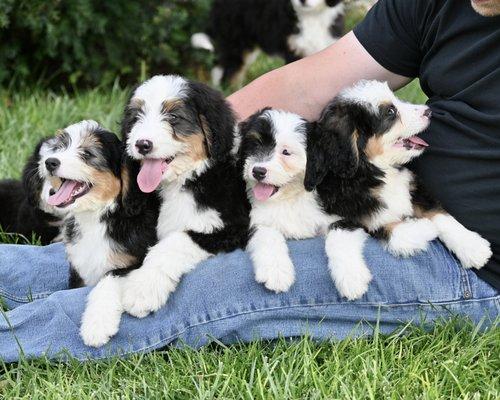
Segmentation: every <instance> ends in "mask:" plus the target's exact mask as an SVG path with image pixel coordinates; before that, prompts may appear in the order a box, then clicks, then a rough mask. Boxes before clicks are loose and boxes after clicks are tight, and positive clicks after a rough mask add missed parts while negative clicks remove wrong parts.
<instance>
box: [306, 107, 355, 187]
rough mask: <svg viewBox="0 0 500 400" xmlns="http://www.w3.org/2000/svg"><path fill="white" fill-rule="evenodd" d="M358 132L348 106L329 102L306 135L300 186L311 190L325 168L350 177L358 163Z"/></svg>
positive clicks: (318, 181) (324, 173) (326, 170)
mask: <svg viewBox="0 0 500 400" xmlns="http://www.w3.org/2000/svg"><path fill="white" fill-rule="evenodd" d="M357 140H358V132H357V130H356V126H355V124H354V120H353V118H352V116H351V115H350V114H349V112H348V106H347V107H346V106H342V105H341V104H339V103H332V104H331V105H329V106H327V108H326V109H325V111H324V112H323V114H322V115H321V117H320V119H319V121H318V122H316V123H314V124H313V126H312V127H311V128H309V131H308V135H307V165H306V175H305V179H304V186H305V188H306V190H309V191H311V190H313V189H314V188H315V187H316V186H318V185H319V184H320V183H321V182H322V181H323V179H324V178H325V176H326V174H327V173H328V172H331V173H332V174H334V175H336V176H338V177H340V178H349V177H352V176H353V175H354V174H355V173H356V170H357V168H358V165H359V150H358V145H357Z"/></svg>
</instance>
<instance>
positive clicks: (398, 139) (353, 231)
mask: <svg viewBox="0 0 500 400" xmlns="http://www.w3.org/2000/svg"><path fill="white" fill-rule="evenodd" d="M430 117H431V111H430V109H429V108H428V107H427V106H423V105H414V104H409V103H405V102H402V101H401V100H399V99H398V98H397V97H396V96H395V95H394V94H393V93H392V91H391V90H390V89H389V87H388V85H387V84H386V83H381V82H377V81H361V82H359V83H358V84H356V85H354V86H353V87H351V88H348V89H346V90H344V91H343V92H341V93H340V94H339V95H338V96H337V97H336V98H335V99H333V101H332V102H331V103H330V104H328V105H327V107H326V108H325V109H324V110H323V113H322V115H321V118H320V120H319V121H318V123H317V126H316V129H314V130H313V131H312V132H311V134H310V135H309V137H308V141H307V168H306V176H305V182H304V183H305V187H306V189H307V190H313V189H314V193H315V194H316V195H317V197H318V199H319V201H320V203H321V205H322V207H323V209H324V210H325V212H327V213H334V214H337V215H339V216H341V217H342V220H341V221H339V222H337V223H335V224H334V225H333V227H332V230H331V231H330V233H329V234H328V237H327V240H326V251H327V254H328V256H329V262H330V270H331V274H332V277H333V279H334V281H335V282H336V284H337V287H339V288H343V289H342V290H341V292H342V293H343V294H344V295H345V296H346V297H348V298H350V299H354V298H358V297H360V296H361V295H362V294H363V293H365V292H366V290H367V288H368V283H369V282H370V280H371V274H370V271H369V270H368V268H367V267H366V265H365V261H364V259H363V255H362V251H363V243H364V241H365V239H366V237H367V233H366V232H368V233H370V234H372V235H375V236H378V237H381V238H383V239H385V240H386V241H387V247H388V249H389V250H390V251H391V252H392V253H394V254H397V255H403V256H408V255H411V254H413V253H415V252H416V251H419V250H423V249H425V248H426V246H427V243H428V241H430V240H432V239H433V238H435V236H436V235H437V236H438V237H439V239H441V241H442V242H443V243H444V244H445V245H446V246H447V247H448V249H449V250H451V251H452V252H453V253H455V255H456V256H457V258H458V259H459V260H460V262H461V263H462V265H463V266H464V267H466V268H470V267H474V268H480V267H482V266H483V265H484V264H485V263H486V262H487V261H488V259H489V258H490V256H491V250H490V245H489V243H488V242H487V241H486V240H484V239H483V238H482V237H481V236H479V235H478V234H477V233H475V232H471V231H469V230H467V229H466V228H465V227H464V226H463V225H461V224H460V223H459V222H458V221H457V220H455V219H454V218H453V217H452V216H450V215H449V214H447V213H446V212H445V211H444V210H443V209H442V208H441V206H440V205H439V204H438V203H437V202H436V201H434V200H433V199H432V198H431V197H430V196H428V195H427V194H426V193H425V192H424V190H423V188H422V186H421V184H419V183H418V182H417V181H416V179H415V176H414V175H413V174H412V172H410V170H408V169H407V168H404V165H405V164H407V163H408V162H409V161H410V160H412V159H413V158H415V157H418V156H419V155H420V154H422V152H423V151H424V149H425V147H427V143H426V142H424V141H423V140H422V139H420V138H419V137H418V136H417V135H418V133H420V132H422V131H423V130H425V129H426V128H427V127H428V125H429V122H430Z"/></svg>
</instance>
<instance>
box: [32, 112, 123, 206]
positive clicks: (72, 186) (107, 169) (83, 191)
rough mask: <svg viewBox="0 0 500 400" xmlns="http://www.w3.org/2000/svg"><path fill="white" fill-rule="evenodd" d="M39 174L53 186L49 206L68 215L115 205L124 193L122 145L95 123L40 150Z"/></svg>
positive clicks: (81, 126) (85, 123) (56, 138)
mask: <svg viewBox="0 0 500 400" xmlns="http://www.w3.org/2000/svg"><path fill="white" fill-rule="evenodd" d="M38 170H39V174H40V176H41V177H42V179H46V180H47V181H49V182H50V184H51V186H52V191H51V195H50V196H49V198H48V200H47V201H48V204H50V205H51V206H53V207H56V208H58V209H64V210H65V211H67V212H82V211H97V210H100V209H103V208H106V207H108V206H110V205H112V204H113V203H114V201H115V199H116V198H117V196H118V195H119V194H120V190H121V180H120V171H121V144H120V140H119V139H118V138H117V137H116V135H115V134H113V133H111V132H108V131H106V130H105V129H104V128H102V127H101V126H99V124H98V123H97V122H95V121H82V122H79V123H76V124H73V125H70V126H68V127H67V128H65V129H63V130H61V131H59V132H58V133H57V134H56V136H54V137H53V138H51V139H49V140H47V141H45V142H44V143H43V144H42V146H41V148H40V161H39V164H38Z"/></svg>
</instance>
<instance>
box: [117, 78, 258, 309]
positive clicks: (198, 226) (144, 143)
mask: <svg viewBox="0 0 500 400" xmlns="http://www.w3.org/2000/svg"><path fill="white" fill-rule="evenodd" d="M234 131H235V120H234V117H233V113H232V111H231V109H230V107H229V105H228V104H227V103H226V101H225V100H224V98H223V97H222V95H221V94H220V93H218V92H217V91H215V90H213V89H210V88H209V87H208V86H206V85H203V84H201V83H196V82H192V81H188V80H186V79H184V78H182V77H180V76H175V75H168V76H163V75H159V76H155V77H153V78H151V79H150V80H148V81H147V82H145V83H144V84H142V85H141V86H139V87H138V88H137V89H136V90H135V91H134V92H133V94H132V97H131V99H130V102H129V104H128V107H127V111H126V115H125V118H124V121H123V132H124V138H125V140H126V146H127V153H128V155H129V156H130V157H131V158H132V159H135V160H139V161H140V162H141V169H140V172H139V174H138V176H137V183H138V185H139V187H140V189H141V190H142V191H143V192H146V193H148V192H153V191H155V190H157V191H158V193H159V195H160V197H161V210H160V215H159V219H158V226H157V233H158V238H159V243H158V244H157V245H155V246H154V247H152V248H151V249H150V251H149V253H148V254H147V256H146V259H145V260H144V264H143V266H142V267H141V268H140V269H138V270H136V271H132V272H131V273H130V274H129V275H128V276H127V277H126V284H125V287H124V290H123V299H124V306H125V309H126V310H127V311H128V312H129V313H130V314H132V315H134V316H138V317H144V316H146V315H147V314H148V313H150V312H152V311H155V310H158V309H159V308H160V307H161V306H163V305H164V304H165V302H166V301H167V299H168V296H169V294H170V293H172V292H173V291H174V290H175V288H176V286H177V284H178V282H179V280H180V279H181V277H182V275H183V274H185V273H187V272H189V271H191V270H192V269H193V268H194V267H195V266H196V264H197V263H198V262H200V261H202V260H204V259H206V258H207V257H210V256H211V255H213V254H216V253H219V252H229V251H232V250H234V249H237V248H240V247H244V246H245V245H246V241H247V236H248V224H249V219H248V208H249V207H248V201H247V199H246V196H245V187H244V183H243V180H242V178H241V174H239V173H238V171H237V167H236V162H235V160H234V156H233V155H232V149H233V146H234V142H235V134H234Z"/></svg>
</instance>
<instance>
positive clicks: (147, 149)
mask: <svg viewBox="0 0 500 400" xmlns="http://www.w3.org/2000/svg"><path fill="white" fill-rule="evenodd" d="M135 147H137V151H138V152H139V153H140V154H142V155H143V156H145V155H146V154H149V153H151V150H153V142H152V141H151V140H138V141H137V142H135Z"/></svg>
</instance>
